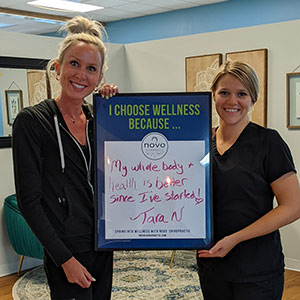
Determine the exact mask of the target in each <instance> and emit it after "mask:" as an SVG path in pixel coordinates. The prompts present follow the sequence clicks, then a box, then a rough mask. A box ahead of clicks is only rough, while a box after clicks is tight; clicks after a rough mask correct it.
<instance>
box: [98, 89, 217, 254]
mask: <svg viewBox="0 0 300 300" xmlns="http://www.w3.org/2000/svg"><path fill="white" fill-rule="evenodd" d="M94 115H95V153H96V155H95V164H96V184H95V203H96V217H95V218H96V228H97V230H96V249H98V250H108V249H111V250H112V249H119V250H121V249H127V250H130V249H132V250H134V249H145V250H146V249H148V250H150V249H207V248H210V247H211V245H212V205H211V164H210V155H211V154H210V144H211V94H210V93H208V92H199V93H147V94H118V95H117V96H115V97H112V98H111V99H109V100H106V99H102V97H101V96H100V95H98V94H97V95H95V96H94Z"/></svg>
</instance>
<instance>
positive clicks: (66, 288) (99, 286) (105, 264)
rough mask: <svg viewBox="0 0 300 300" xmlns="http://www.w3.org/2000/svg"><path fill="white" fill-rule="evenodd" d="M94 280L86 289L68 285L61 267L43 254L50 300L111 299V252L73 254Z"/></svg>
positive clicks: (72, 284)
mask: <svg viewBox="0 0 300 300" xmlns="http://www.w3.org/2000/svg"><path fill="white" fill-rule="evenodd" d="M74 257H75V258H76V259H77V260H78V261H79V262H80V263H81V264H82V265H84V266H85V267H86V269H87V270H88V271H89V272H90V274H91V275H92V276H93V277H94V278H95V279H96V281H95V282H92V284H91V286H90V287H89V288H88V289H84V288H82V287H80V286H79V285H78V284H75V283H69V282H68V280H67V277H66V275H65V273H64V271H63V269H62V267H57V266H56V265H55V263H54V262H53V261H52V259H51V258H50V257H49V255H48V254H47V253H46V252H45V258H44V267H45V271H46V275H47V279H48V284H49V287H50V294H51V299H52V300H109V299H110V297H111V287H112V271H113V252H103V251H99V252H96V251H89V252H83V253H78V254H74Z"/></svg>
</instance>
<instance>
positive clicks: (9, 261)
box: [0, 32, 128, 276]
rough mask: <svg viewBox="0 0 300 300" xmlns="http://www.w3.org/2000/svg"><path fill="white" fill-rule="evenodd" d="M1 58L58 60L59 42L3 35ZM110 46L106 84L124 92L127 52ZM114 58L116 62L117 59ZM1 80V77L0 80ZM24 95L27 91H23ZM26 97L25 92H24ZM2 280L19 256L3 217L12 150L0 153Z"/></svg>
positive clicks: (28, 261)
mask: <svg viewBox="0 0 300 300" xmlns="http://www.w3.org/2000/svg"><path fill="white" fill-rule="evenodd" d="M0 40H1V41H2V42H1V47H0V56H17V57H31V58H42V59H50V58H52V57H55V56H56V54H57V49H58V46H59V42H60V41H61V39H60V38H53V37H42V36H35V35H28V34H26V35H24V34H15V33H7V32H0ZM107 46H108V55H109V57H108V67H109V69H108V71H107V72H106V75H105V77H106V80H107V82H112V78H113V80H114V81H115V82H118V85H119V86H120V89H125V86H127V85H128V84H127V83H126V82H127V76H124V75H125V71H124V70H125V68H124V63H125V59H124V48H123V46H122V45H117V44H110V45H107ZM114 57H115V58H114ZM0 80H1V77H0ZM23 92H24V91H23ZM24 93H25V92H24ZM0 165H1V167H0V179H1V180H0V276H4V275H6V274H10V273H14V272H16V271H17V270H18V263H19V256H17V255H16V254H15V252H14V250H13V248H12V247H11V244H10V242H9V239H8V236H7V232H6V227H5V222H4V217H3V200H4V198H5V197H7V196H8V195H10V194H13V193H15V188H14V179H13V163H12V154H11V149H10V148H5V149H0ZM40 263H41V260H36V259H31V258H28V257H25V259H24V264H23V265H24V267H23V269H24V268H29V267H32V266H34V265H36V264H40Z"/></svg>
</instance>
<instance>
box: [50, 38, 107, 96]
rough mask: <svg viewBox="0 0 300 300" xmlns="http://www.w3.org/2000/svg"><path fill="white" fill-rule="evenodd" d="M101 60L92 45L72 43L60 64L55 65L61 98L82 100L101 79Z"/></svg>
mask: <svg viewBox="0 0 300 300" xmlns="http://www.w3.org/2000/svg"><path fill="white" fill-rule="evenodd" d="M101 67H102V58H101V55H100V53H99V51H98V49H97V47H96V46H95V45H93V44H88V43H85V42H74V43H73V44H71V45H70V47H69V48H68V49H67V50H66V52H65V54H64V57H63V61H62V63H61V64H59V63H58V62H56V63H55V70H56V73H57V74H58V75H59V81H60V84H61V87H62V92H61V96H62V97H67V98H69V99H72V98H73V99H78V100H82V99H84V98H85V97H86V96H88V95H89V94H91V93H92V92H93V91H94V89H95V88H96V86H97V85H98V84H99V83H100V81H101V79H102V73H101Z"/></svg>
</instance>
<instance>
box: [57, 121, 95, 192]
mask: <svg viewBox="0 0 300 300" xmlns="http://www.w3.org/2000/svg"><path fill="white" fill-rule="evenodd" d="M88 125H89V120H87V122H86V127H85V130H86V139H87V144H88V149H89V154H90V159H89V162H87V160H86V157H85V155H84V153H83V151H82V149H81V147H80V145H79V143H78V142H77V140H76V139H75V138H74V137H73V135H72V134H71V133H70V132H69V131H68V130H67V129H66V128H65V127H64V126H63V125H62V124H61V123H59V126H60V127H61V128H62V129H63V130H64V131H65V132H66V133H67V134H68V135H69V136H70V137H71V139H72V140H73V141H74V143H75V144H76V146H77V147H78V149H79V151H80V153H81V155H82V157H83V160H84V163H85V168H86V171H87V181H88V184H89V186H90V188H91V191H92V194H93V196H94V187H93V185H92V184H91V164H92V155H91V154H92V151H91V145H90V139H89V135H88Z"/></svg>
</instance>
